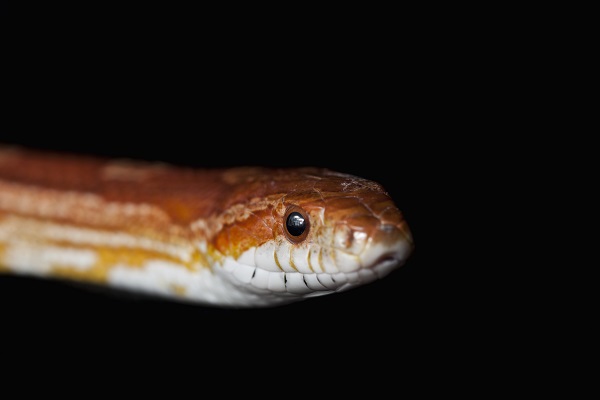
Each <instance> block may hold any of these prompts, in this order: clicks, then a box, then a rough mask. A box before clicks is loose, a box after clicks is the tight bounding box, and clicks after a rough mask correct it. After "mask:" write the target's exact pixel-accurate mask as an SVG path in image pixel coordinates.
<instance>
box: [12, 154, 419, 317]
mask: <svg viewBox="0 0 600 400" xmlns="http://www.w3.org/2000/svg"><path fill="white" fill-rule="evenodd" d="M412 249H413V241H412V237H411V233H410V230H409V228H408V226H407V224H406V221H405V219H404V218H403V215H402V213H401V211H400V210H399V209H398V208H397V206H396V205H395V204H394V202H393V200H392V199H391V198H390V196H389V195H388V194H387V193H386V191H385V190H384V188H383V187H382V186H381V185H379V184H378V183H375V182H373V181H370V180H366V179H362V178H359V177H356V176H353V175H348V174H343V173H339V172H335V171H331V170H328V169H323V168H315V167H307V168H261V167H234V168H221V169H199V168H190V167H184V166H177V165H173V164H165V163H157V162H149V161H139V160H132V159H104V158H100V157H94V156H87V155H76V154H62V153H56V152H45V151H41V150H35V149H27V148H21V147H10V146H4V147H0V272H2V273H9V274H18V275H33V276H37V277H43V278H50V279H62V280H68V281H74V282H85V283H89V284H92V285H98V286H101V287H109V288H118V289H125V290H127V291H132V292H139V293H145V294H150V295H155V296H161V297H164V298H167V299H172V300H175V301H184V302H192V303H196V304H199V305H207V306H216V307H268V306H276V305H283V304H288V303H291V302H294V301H298V300H303V299H307V298H310V297H314V296H319V295H324V294H329V293H335V292H340V291H344V290H347V289H350V288H354V287H357V286H360V285H363V284H367V283H369V282H372V281H374V280H376V279H379V278H382V277H384V276H386V275H387V274H389V273H390V272H391V271H393V270H394V269H396V268H397V267H399V266H401V265H403V264H404V262H405V261H406V259H407V258H408V256H409V255H410V254H411V251H412Z"/></svg>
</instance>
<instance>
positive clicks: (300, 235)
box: [284, 206, 310, 243]
mask: <svg viewBox="0 0 600 400" xmlns="http://www.w3.org/2000/svg"><path fill="white" fill-rule="evenodd" d="M284 221H285V226H284V230H285V235H286V236H287V238H288V239H289V240H290V241H291V242H292V243H300V242H301V241H303V240H304V239H306V236H307V235H308V231H309V226H310V223H309V221H308V215H306V212H305V211H304V210H303V209H302V208H300V207H298V206H290V207H289V208H288V209H287V211H286V212H285V216H284Z"/></svg>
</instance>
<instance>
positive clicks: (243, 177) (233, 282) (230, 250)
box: [211, 168, 413, 306]
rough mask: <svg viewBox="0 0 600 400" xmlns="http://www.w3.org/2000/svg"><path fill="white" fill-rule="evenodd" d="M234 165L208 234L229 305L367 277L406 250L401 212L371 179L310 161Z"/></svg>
mask: <svg viewBox="0 0 600 400" xmlns="http://www.w3.org/2000/svg"><path fill="white" fill-rule="evenodd" d="M238 172H239V174H240V176H236V177H235V178H234V179H231V177H229V178H230V180H231V186H232V187H231V190H230V192H229V193H230V197H229V198H228V199H227V201H226V202H225V203H226V204H227V203H229V205H228V206H227V207H226V209H225V211H224V212H222V213H221V214H219V215H218V217H216V219H215V220H218V221H219V222H218V223H215V226H217V227H218V228H216V229H215V231H216V232H217V233H216V234H215V235H213V237H212V240H211V248H212V249H213V254H215V263H214V265H216V267H215V268H214V273H215V275H217V276H219V277H221V278H222V279H223V281H224V282H226V284H225V286H227V290H228V293H231V295H230V297H231V303H232V305H234V306H273V305H278V304H285V303H290V302H293V301H297V300H303V299H307V298H311V297H315V296H321V295H326V294H330V293H335V292H341V291H345V290H348V289H351V288H355V287H358V286H361V285H364V284H368V283H370V282H373V281H374V280H377V279H380V278H383V277H385V276H386V275H388V274H389V273H391V272H392V271H394V270H395V269H396V268H398V267H400V266H401V265H403V264H404V263H405V261H406V260H407V258H408V257H409V255H410V254H411V252H412V250H413V240H412V235H411V232H410V230H409V228H408V225H407V223H406V221H405V219H404V218H403V215H402V212H401V211H400V210H399V209H398V207H397V206H396V205H395V203H394V202H393V200H392V199H391V198H390V196H389V195H388V193H387V192H386V191H385V190H384V188H383V187H382V186H381V185H380V184H378V183H376V182H373V181H370V180H366V179H362V178H359V177H356V176H352V175H348V174H341V173H337V172H334V171H330V170H323V169H315V168H304V169H294V170H285V169H281V170H275V171H271V170H269V171H268V172H267V171H265V170H260V169H250V170H247V169H243V170H240V171H238ZM230 173H231V172H230ZM224 292H225V291H224Z"/></svg>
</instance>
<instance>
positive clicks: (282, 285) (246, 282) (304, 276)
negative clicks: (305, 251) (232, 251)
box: [223, 255, 401, 297]
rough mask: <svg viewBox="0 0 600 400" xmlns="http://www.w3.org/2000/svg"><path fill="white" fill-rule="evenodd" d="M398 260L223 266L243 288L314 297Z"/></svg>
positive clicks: (380, 272) (382, 272)
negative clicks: (277, 268) (310, 266)
mask: <svg viewBox="0 0 600 400" xmlns="http://www.w3.org/2000/svg"><path fill="white" fill-rule="evenodd" d="M399 262H401V260H400V259H398V258H396V257H393V256H389V255H388V256H383V257H381V258H380V259H378V260H377V262H376V263H375V265H374V266H373V267H370V268H362V269H359V270H357V271H353V272H337V273H301V272H274V271H268V270H265V269H261V268H259V267H255V266H250V265H247V264H242V263H240V262H238V261H236V260H232V259H230V260H228V261H227V262H225V263H224V264H223V270H224V271H225V272H226V276H227V277H228V279H229V280H231V281H232V282H233V283H234V284H236V286H240V287H241V288H243V289H244V290H250V291H253V292H270V293H273V294H278V295H283V296H302V297H313V296H320V295H325V294H329V293H333V292H341V291H345V290H348V289H351V288H353V287H357V286H360V285H364V284H367V283H370V282H373V281H375V280H377V279H380V278H383V277H384V276H386V275H387V274H389V273H390V272H391V271H393V270H394V269H395V267H396V266H397V265H398V263H399Z"/></svg>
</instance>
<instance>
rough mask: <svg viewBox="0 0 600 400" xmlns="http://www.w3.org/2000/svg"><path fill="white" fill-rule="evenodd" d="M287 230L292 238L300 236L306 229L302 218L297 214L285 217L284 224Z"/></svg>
mask: <svg viewBox="0 0 600 400" xmlns="http://www.w3.org/2000/svg"><path fill="white" fill-rule="evenodd" d="M285 223H286V226H287V230H288V232H289V233H290V235H292V236H300V235H302V233H303V232H304V230H305V229H306V223H305V221H304V217H303V216H302V214H300V213H299V212H293V213H291V214H290V215H289V216H288V217H287V221H286V222H285Z"/></svg>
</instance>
